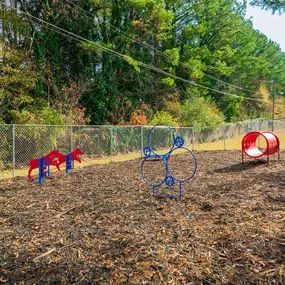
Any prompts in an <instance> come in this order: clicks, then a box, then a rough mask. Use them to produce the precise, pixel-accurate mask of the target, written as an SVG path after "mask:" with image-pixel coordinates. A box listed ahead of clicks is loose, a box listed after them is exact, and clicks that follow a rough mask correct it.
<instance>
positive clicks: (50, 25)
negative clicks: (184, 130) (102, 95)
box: [0, 1, 265, 102]
mask: <svg viewBox="0 0 285 285" xmlns="http://www.w3.org/2000/svg"><path fill="white" fill-rule="evenodd" d="M0 3H2V4H3V5H5V6H6V7H9V8H10V9H12V10H15V11H17V12H18V13H19V14H25V15H27V16H28V17H31V18H33V19H35V20H37V21H39V22H41V23H42V25H44V26H45V27H46V26H49V30H53V31H55V32H57V33H60V34H62V35H64V36H68V37H69V38H72V39H74V40H75V39H76V40H77V41H79V40H80V41H84V42H87V43H91V44H93V45H95V46H97V47H99V48H100V49H102V50H104V51H106V52H108V53H110V54H112V55H115V56H117V57H120V58H122V59H124V60H125V61H127V62H128V63H130V62H129V59H130V58H131V57H129V56H128V55H123V54H121V53H119V52H116V51H114V50H112V49H109V48H107V47H104V46H102V45H100V44H97V43H95V42H94V41H90V40H88V39H86V38H83V37H81V36H79V35H77V34H74V33H72V32H70V31H67V30H65V29H62V28H60V27H58V26H56V25H54V24H51V23H49V22H46V21H45V20H42V19H40V18H38V17H35V16H33V15H31V14H30V13H27V12H24V11H21V10H19V9H17V8H15V7H11V6H8V5H7V4H6V3H4V2H3V1H0ZM51 27H52V28H51ZM131 59H132V58H131ZM132 61H133V62H134V63H136V64H137V65H139V66H143V67H145V68H147V69H149V70H153V71H156V72H158V73H161V74H164V75H166V76H169V77H172V78H174V79H177V80H180V81H183V82H185V83H189V84H191V85H194V86H197V87H201V88H204V89H206V90H210V91H213V92H217V93H220V94H223V95H227V96H235V97H237V98H243V99H246V100H252V101H262V102H263V101H265V100H263V99H257V98H250V97H243V96H239V95H236V94H230V93H228V92H224V91H220V90H217V89H213V88H210V87H207V86H204V85H201V84H198V83H196V82H194V81H192V80H188V79H185V78H182V77H179V76H176V75H174V74H171V73H168V72H166V71H163V70H161V69H159V68H156V67H155V66H152V65H150V64H145V63H143V62H140V61H137V60H134V59H132Z"/></svg>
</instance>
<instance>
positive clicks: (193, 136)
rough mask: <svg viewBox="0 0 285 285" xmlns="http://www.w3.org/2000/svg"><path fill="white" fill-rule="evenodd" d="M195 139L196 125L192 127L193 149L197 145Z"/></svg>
mask: <svg viewBox="0 0 285 285" xmlns="http://www.w3.org/2000/svg"><path fill="white" fill-rule="evenodd" d="M194 139H195V134H194V127H192V150H194V147H195V143H194Z"/></svg>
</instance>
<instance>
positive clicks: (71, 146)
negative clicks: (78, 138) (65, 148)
mask: <svg viewBox="0 0 285 285" xmlns="http://www.w3.org/2000/svg"><path fill="white" fill-rule="evenodd" d="M70 148H71V150H70V151H73V127H72V126H70Z"/></svg>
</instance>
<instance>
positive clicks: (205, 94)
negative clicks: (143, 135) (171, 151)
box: [0, 0, 285, 127]
mask: <svg viewBox="0 0 285 285" xmlns="http://www.w3.org/2000/svg"><path fill="white" fill-rule="evenodd" d="M261 2H262V1H259V3H261ZM267 2H268V3H269V2H270V3H271V1H265V0H264V1H263V2H262V3H263V4H261V6H262V7H267V6H266V5H267ZM270 3H269V4H270ZM255 4H256V3H255ZM0 5H1V10H0V23H1V27H0V32H1V58H0V72H1V73H0V110H1V113H0V122H6V123H27V122H35V123H36V122H41V123H68V124H87V123H92V124H147V123H155V122H159V121H161V122H168V123H171V124H173V125H184V126H189V125H195V126H198V127H201V126H204V125H209V126H211V127H215V126H216V125H217V124H218V123H221V122H223V121H225V120H226V121H234V120H241V119H245V118H250V117H256V116H270V113H271V106H272V94H273V92H272V90H273V89H272V88H273V86H275V87H276V93H277V94H278V96H279V97H278V100H277V101H276V102H278V108H277V109H276V110H277V111H276V112H278V114H277V113H276V115H278V116H282V117H283V116H284V111H285V107H284V96H283V92H284V91H285V90H284V86H285V54H284V53H283V52H282V51H281V50H280V48H279V46H277V45H276V44H275V43H274V42H272V41H270V40H269V39H268V38H267V37H266V36H265V35H263V34H261V33H260V32H258V31H256V30H254V29H253V27H252V24H251V22H250V21H246V20H245V19H244V15H245V13H246V1H244V3H241V1H238V0H202V1H198V0H73V1H71V0H41V1H38V0H37V1H36V0H25V1H24V0H6V1H3V2H2V1H1V2H0ZM273 7H275V6H273ZM276 7H277V6H276ZM273 9H275V8H273ZM276 9H278V11H282V9H283V8H282V7H279V6H278V7H277V8H276ZM217 91H218V92H217Z"/></svg>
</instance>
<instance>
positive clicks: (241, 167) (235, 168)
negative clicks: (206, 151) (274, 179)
mask: <svg viewBox="0 0 285 285" xmlns="http://www.w3.org/2000/svg"><path fill="white" fill-rule="evenodd" d="M261 165H264V166H266V162H265V161H264V160H253V161H248V162H244V163H238V164H233V165H231V166H227V167H223V168H218V169H215V170H213V171H214V172H216V173H232V172H241V171H246V170H249V169H252V168H255V167H259V166H261Z"/></svg>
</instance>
